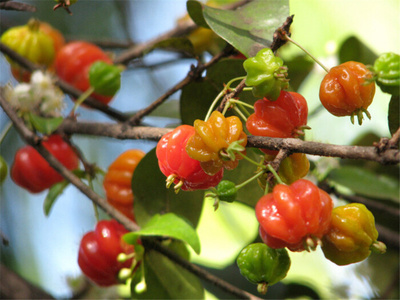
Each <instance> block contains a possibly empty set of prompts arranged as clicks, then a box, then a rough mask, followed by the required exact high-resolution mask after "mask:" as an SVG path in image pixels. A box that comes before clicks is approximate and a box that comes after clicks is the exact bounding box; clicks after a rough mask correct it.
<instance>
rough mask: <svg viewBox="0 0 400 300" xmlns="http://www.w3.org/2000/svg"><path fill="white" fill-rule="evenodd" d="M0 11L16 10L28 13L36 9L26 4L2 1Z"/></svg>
mask: <svg viewBox="0 0 400 300" xmlns="http://www.w3.org/2000/svg"><path fill="white" fill-rule="evenodd" d="M0 9H4V10H16V11H28V12H35V11H36V7H35V6H33V5H30V4H27V3H21V2H14V1H4V2H1V3H0Z"/></svg>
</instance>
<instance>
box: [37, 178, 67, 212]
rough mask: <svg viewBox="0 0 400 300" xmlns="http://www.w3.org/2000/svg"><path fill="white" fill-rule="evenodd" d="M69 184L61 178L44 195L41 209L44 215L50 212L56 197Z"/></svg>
mask: <svg viewBox="0 0 400 300" xmlns="http://www.w3.org/2000/svg"><path fill="white" fill-rule="evenodd" d="M68 185H69V182H68V181H66V180H63V181H61V182H59V183H56V184H54V185H53V186H52V187H51V188H50V189H49V192H48V193H47V195H46V198H45V199H44V203H43V211H44V214H45V216H48V215H49V214H50V210H51V208H52V207H53V204H54V203H55V202H56V200H57V198H58V197H59V196H60V195H61V194H62V193H63V192H64V190H65V188H66V187H67V186H68Z"/></svg>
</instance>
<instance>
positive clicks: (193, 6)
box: [186, 0, 210, 28]
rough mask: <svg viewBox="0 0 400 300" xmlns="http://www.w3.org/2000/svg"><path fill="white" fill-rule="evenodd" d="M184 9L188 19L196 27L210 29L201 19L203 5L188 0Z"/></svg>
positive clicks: (202, 18) (193, 0)
mask: <svg viewBox="0 0 400 300" xmlns="http://www.w3.org/2000/svg"><path fill="white" fill-rule="evenodd" d="M186 9H187V12H188V14H189V16H190V18H191V19H192V20H193V22H195V23H196V24H197V25H198V26H201V27H204V28H210V26H208V24H207V22H206V20H205V19H204V17H203V5H202V4H201V3H200V2H199V1H195V0H189V1H187V2H186Z"/></svg>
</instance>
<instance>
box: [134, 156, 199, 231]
mask: <svg viewBox="0 0 400 300" xmlns="http://www.w3.org/2000/svg"><path fill="white" fill-rule="evenodd" d="M165 180H166V177H165V176H164V175H163V174H162V173H161V171H160V169H159V166H158V161H157V158H156V155H155V149H153V150H151V151H150V152H148V153H147V154H146V156H145V157H143V158H142V160H141V161H140V163H139V164H138V166H137V167H136V169H135V172H134V174H133V178H132V191H133V194H134V195H135V200H134V202H133V205H134V211H135V216H136V221H137V223H138V224H139V225H140V226H144V225H145V224H146V223H147V222H148V221H149V220H150V219H151V218H152V217H153V216H154V215H156V214H164V213H168V212H173V213H175V214H176V215H178V216H182V217H183V218H185V219H186V220H188V221H189V222H190V223H191V224H193V226H194V227H196V226H197V222H198V220H199V217H200V214H201V208H202V205H203V196H204V191H192V192H185V191H180V192H179V193H178V194H175V192H174V190H173V189H172V188H171V189H167V188H166V186H165Z"/></svg>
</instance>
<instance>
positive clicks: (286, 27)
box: [271, 15, 294, 52]
mask: <svg viewBox="0 0 400 300" xmlns="http://www.w3.org/2000/svg"><path fill="white" fill-rule="evenodd" d="M293 18H294V15H291V16H289V17H287V18H286V21H285V22H284V23H283V24H282V26H281V27H279V28H278V29H277V30H275V32H274V39H273V40H272V43H271V50H272V51H273V52H276V51H277V50H278V49H279V48H280V47H282V46H283V45H285V44H286V43H287V39H286V38H285V37H284V36H282V33H286V34H287V35H288V36H289V37H290V25H292V23H293Z"/></svg>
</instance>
